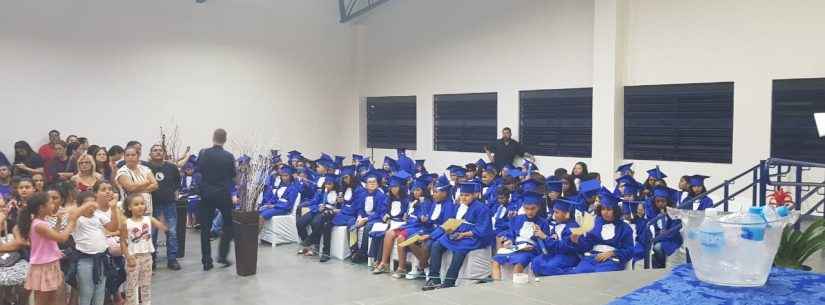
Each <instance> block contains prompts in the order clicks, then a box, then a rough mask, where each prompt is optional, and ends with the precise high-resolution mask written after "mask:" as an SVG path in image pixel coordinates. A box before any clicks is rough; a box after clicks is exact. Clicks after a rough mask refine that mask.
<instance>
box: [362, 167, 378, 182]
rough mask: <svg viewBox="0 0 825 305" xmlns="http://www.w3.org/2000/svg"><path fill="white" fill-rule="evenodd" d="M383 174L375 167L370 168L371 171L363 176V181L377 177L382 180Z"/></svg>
mask: <svg viewBox="0 0 825 305" xmlns="http://www.w3.org/2000/svg"><path fill="white" fill-rule="evenodd" d="M382 176H383V174H382V173H380V172H378V170H377V169H373V170H370V171H368V172H366V173H364V176H363V177H361V181H364V182H367V180H369V179H370V178H375V179H376V180H381V177H382Z"/></svg>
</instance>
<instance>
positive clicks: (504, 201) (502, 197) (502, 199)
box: [488, 187, 513, 249]
mask: <svg viewBox="0 0 825 305" xmlns="http://www.w3.org/2000/svg"><path fill="white" fill-rule="evenodd" d="M512 197H513V196H512V193H511V192H510V190H509V189H507V188H505V187H499V188H498V189H497V190H496V205H495V206H494V207H492V208H488V211H489V213H490V214H491V219H492V224H493V234H495V236H496V245H495V246H496V249H498V248H501V246H502V244H503V243H504V240H505V233H506V232H507V231H508V230H509V229H510V214H509V211H510V206H511V205H512V204H511V201H512Z"/></svg>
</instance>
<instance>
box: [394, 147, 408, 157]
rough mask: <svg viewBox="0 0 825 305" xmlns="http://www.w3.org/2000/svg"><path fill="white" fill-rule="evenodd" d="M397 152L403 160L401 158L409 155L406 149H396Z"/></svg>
mask: <svg viewBox="0 0 825 305" xmlns="http://www.w3.org/2000/svg"><path fill="white" fill-rule="evenodd" d="M395 152H396V154H397V155H398V158H399V159H400V158H401V156H406V155H407V149H405V148H396V149H395Z"/></svg>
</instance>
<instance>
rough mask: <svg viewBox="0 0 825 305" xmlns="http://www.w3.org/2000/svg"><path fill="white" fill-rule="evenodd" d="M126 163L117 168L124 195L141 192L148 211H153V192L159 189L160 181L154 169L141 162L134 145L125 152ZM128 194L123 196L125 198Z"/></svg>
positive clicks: (119, 183) (117, 177) (117, 175)
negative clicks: (153, 171) (153, 172)
mask: <svg viewBox="0 0 825 305" xmlns="http://www.w3.org/2000/svg"><path fill="white" fill-rule="evenodd" d="M124 159H125V160H126V162H125V165H124V166H123V167H121V168H120V169H118V170H117V173H116V174H115V180H116V181H117V183H118V185H120V188H121V192H122V193H124V194H123V195H131V194H140V195H141V196H143V199H144V201H143V202H144V204H145V205H146V212H147V213H150V214H151V213H152V192H154V191H155V190H157V189H158V182H157V181H156V180H155V175H153V174H152V170H151V169H149V167H146V166H145V165H142V164H140V155H139V154H138V151H137V149H136V148H134V147H132V148H129V149H127V150H126V152H125V153H124ZM125 197H126V196H121V198H125Z"/></svg>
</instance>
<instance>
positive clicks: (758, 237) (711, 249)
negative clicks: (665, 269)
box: [667, 208, 799, 287]
mask: <svg viewBox="0 0 825 305" xmlns="http://www.w3.org/2000/svg"><path fill="white" fill-rule="evenodd" d="M780 212H781V213H777V212H776V210H774V209H772V208H766V209H765V211H764V212H763V211H762V208H751V210H749V211H748V212H733V213H732V212H717V211H692V210H679V209H668V210H667V213H668V215H670V216H671V217H673V218H676V219H681V220H682V230H681V233H682V237H683V238H684V240H685V242H686V246H687V248H688V251H690V258H691V262H692V264H693V270H694V273H695V274H696V277H697V278H698V279H699V280H701V281H703V282H707V283H711V284H716V285H722V286H735V287H759V286H763V285H765V282H767V281H768V275H769V274H770V271H771V266H772V265H773V259H774V256H776V251H777V250H778V248H779V241H780V239H781V237H782V230H783V229H784V228H785V226H786V225H788V224H792V223H794V222H795V221H796V219H797V218H798V217H799V212H796V211H790V212H789V211H787V210H782V211H780Z"/></svg>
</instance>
